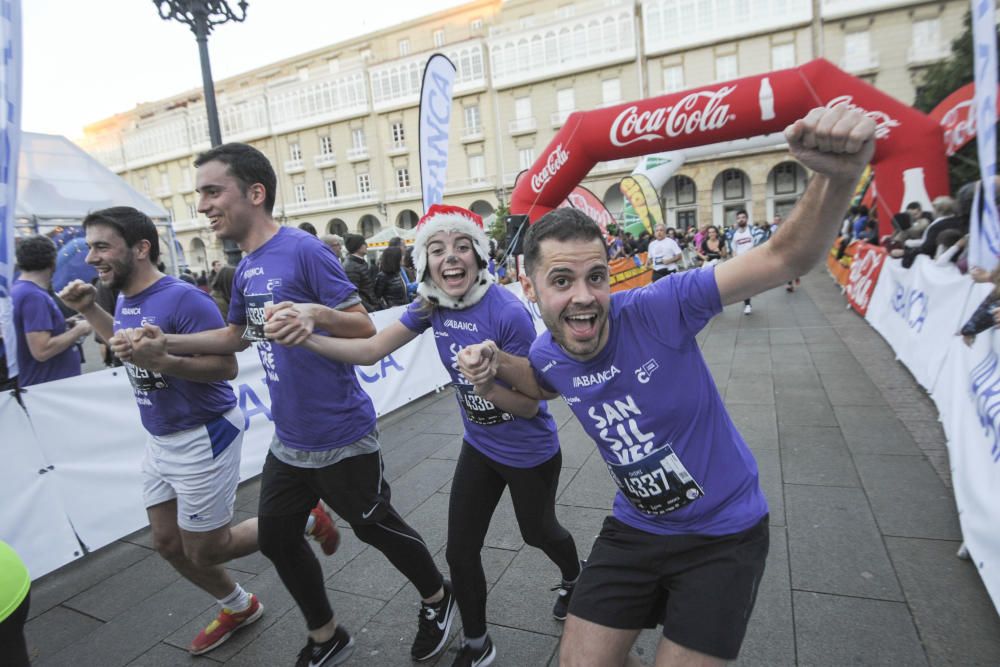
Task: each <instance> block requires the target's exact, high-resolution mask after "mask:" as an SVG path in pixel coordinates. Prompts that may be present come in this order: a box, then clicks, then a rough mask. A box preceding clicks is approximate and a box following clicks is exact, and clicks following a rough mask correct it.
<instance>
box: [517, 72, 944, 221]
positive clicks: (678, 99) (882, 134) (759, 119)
mask: <svg viewBox="0 0 1000 667" xmlns="http://www.w3.org/2000/svg"><path fill="white" fill-rule="evenodd" d="M841 104H846V105H849V106H851V107H856V108H858V109H859V110H862V111H864V112H865V113H866V114H867V115H868V116H870V117H871V118H872V119H873V120H875V122H876V123H877V125H878V129H877V130H876V144H875V156H874V157H873V158H872V168H873V169H874V171H875V177H876V184H877V203H878V210H879V225H880V228H879V230H880V232H881V233H883V234H887V233H891V232H892V226H891V222H890V221H891V219H892V215H893V214H894V213H897V212H899V211H901V210H903V208H904V207H905V206H906V203H907V201H909V200H917V201H921V203H923V204H924V205H925V206H927V207H928V208H929V204H930V201H929V200H932V199H933V198H934V197H937V196H940V195H945V194H948V164H947V158H946V157H945V149H944V142H943V138H942V130H941V126H940V125H939V124H938V123H937V122H935V121H934V120H933V119H931V118H930V117H928V116H926V115H924V114H922V113H921V112H919V111H917V110H916V109H913V108H912V107H909V106H907V105H905V104H903V103H902V102H899V101H898V100H896V99H894V98H892V97H890V96H889V95H886V94H885V93H883V92H881V91H880V90H878V89H877V88H875V87H874V86H871V85H869V84H867V83H865V82H864V81H861V80H860V79H858V78H856V77H853V76H851V75H849V74H847V73H846V72H844V71H843V70H841V69H839V68H837V67H835V66H834V65H832V64H831V63H830V62H828V61H826V60H823V59H818V60H813V61H811V62H809V63H806V64H805V65H802V66H801V67H795V68H792V69H786V70H780V71H777V72H770V73H768V74H763V75H758V76H748V77H745V78H742V79H736V80H734V81H728V82H725V83H715V84H712V85H709V86H703V87H701V88H695V89H692V90H686V91H682V92H679V93H671V94H669V95H662V96H660V97H654V98H650V99H647V100H641V101H638V102H629V103H626V104H619V105H617V106H613V107H606V108H604V109H596V110H594V111H585V112H576V113H573V114H571V115H570V116H569V118H568V119H567V120H566V123H565V124H564V125H563V127H562V129H560V131H559V132H558V133H556V136H555V137H553V139H552V141H551V142H550V143H549V145H548V146H547V147H546V149H545V150H544V151H543V152H542V153H541V157H539V159H538V160H537V161H536V162H535V164H533V165H532V166H531V168H530V169H529V170H528V171H527V173H525V174H522V175H521V177H520V178H518V180H517V184H516V185H515V186H514V192H513V194H512V195H511V203H510V210H511V213H516V214H527V215H528V217H529V219H530V220H531V221H532V222H533V221H535V220H537V219H538V218H539V217H541V216H542V215H544V214H545V213H547V212H548V211H550V210H552V209H553V208H556V207H557V206H559V204H560V203H561V202H562V201H563V199H565V198H566V196H567V195H568V194H569V193H570V192H571V191H572V190H573V188H574V187H575V186H576V185H577V184H578V183H579V182H580V181H582V180H583V178H584V177H585V176H586V175H587V173H588V172H590V170H591V169H592V168H593V167H594V165H595V164H597V163H598V162H603V161H605V160H616V159H619V158H626V157H634V156H638V155H645V154H647V153H658V152H661V151H669V150H679V149H684V148H691V147H694V146H700V145H705V144H715V143H719V142H724V141H733V140H736V139H747V138H750V137H755V136H759V135H765V134H771V133H774V132H781V131H782V130H784V128H785V127H786V126H787V125H789V124H790V123H792V122H794V121H795V120H796V119H798V118H802V117H803V116H805V115H806V114H807V113H808V112H809V110H810V109H812V108H814V107H817V106H828V107H833V106H837V105H841ZM921 177H922V178H921ZM904 180H905V181H906V183H905V185H904ZM904 195H905V197H906V199H907V201H904Z"/></svg>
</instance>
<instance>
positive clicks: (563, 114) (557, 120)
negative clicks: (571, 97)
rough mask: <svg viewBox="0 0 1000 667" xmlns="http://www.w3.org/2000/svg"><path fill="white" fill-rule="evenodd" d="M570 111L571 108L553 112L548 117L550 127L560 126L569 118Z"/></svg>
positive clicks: (571, 111)
mask: <svg viewBox="0 0 1000 667" xmlns="http://www.w3.org/2000/svg"><path fill="white" fill-rule="evenodd" d="M571 113H573V110H572V109H570V110H568V111H556V112H553V114H552V115H551V116H550V117H549V122H550V123H551V124H552V127H562V126H563V123H565V122H566V119H567V118H569V115H570V114H571Z"/></svg>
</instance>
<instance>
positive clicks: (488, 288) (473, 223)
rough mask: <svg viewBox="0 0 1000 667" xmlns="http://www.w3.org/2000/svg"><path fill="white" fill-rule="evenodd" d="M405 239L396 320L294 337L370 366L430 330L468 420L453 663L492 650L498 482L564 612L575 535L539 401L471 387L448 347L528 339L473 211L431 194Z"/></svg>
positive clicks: (452, 549)
mask: <svg viewBox="0 0 1000 667" xmlns="http://www.w3.org/2000/svg"><path fill="white" fill-rule="evenodd" d="M413 247H414V259H415V263H416V275H417V281H418V282H419V286H418V287H417V294H418V298H417V299H416V300H415V301H414V302H413V303H412V304H410V306H409V308H408V309H407V310H406V312H404V313H403V316H402V317H401V318H400V320H399V321H398V322H394V323H393V324H391V325H389V326H388V327H386V328H385V329H383V330H381V331H379V332H378V333H377V334H376V335H375V336H374V337H372V338H367V339H338V338H330V337H326V336H316V335H313V336H311V337H309V338H308V339H307V340H306V341H305V342H304V343H302V344H303V345H304V346H305V347H306V348H307V349H310V350H312V351H314V352H316V353H318V354H321V355H323V356H326V357H329V358H331V359H334V360H336V361H340V362H344V363H353V364H360V365H368V364H374V363H376V362H377V361H378V360H380V359H382V358H383V357H385V356H386V355H388V354H390V353H391V352H393V351H395V350H397V349H399V348H400V347H402V346H403V345H405V344H406V343H408V342H410V341H411V340H413V339H414V338H416V337H417V336H419V335H420V334H421V333H422V332H423V331H424V330H426V329H428V328H432V329H433V330H434V334H435V336H434V341H435V343H436V344H437V347H438V353H439V354H440V357H441V361H442V363H444V365H445V367H446V368H447V370H448V372H449V373H450V374H451V378H452V381H453V382H454V385H455V390H456V392H455V393H456V397H457V399H458V403H459V406H460V408H461V414H462V419H463V422H464V425H465V433H464V442H463V444H462V450H461V453H460V454H459V458H458V463H457V464H456V467H455V477H454V481H453V482H452V488H451V499H450V504H449V508H448V548H447V558H448V566H449V568H450V569H451V576H452V583H453V586H454V590H455V598H456V600H457V601H458V608H459V611H460V613H461V614H462V625H463V628H464V634H465V638H464V642H463V644H462V647H461V649H460V651H459V653H458V657H457V658H456V659H455V662H454V664H455V665H488V664H490V663H491V662H492V661H493V659H494V657H495V656H496V648H495V647H494V646H493V643H492V641H491V640H490V638H489V636H488V635H487V632H486V577H485V575H484V573H483V565H482V560H481V557H480V551H481V550H482V547H483V541H484V539H485V537H486V532H487V530H488V529H489V524H490V520H491V519H492V517H493V512H494V510H495V509H496V506H497V503H498V502H499V501H500V497H501V495H502V494H503V491H504V489H505V488H509V489H510V495H511V500H512V501H513V505H514V512H515V514H516V516H517V521H518V525H519V527H520V529H521V535H522V536H523V538H524V541H525V542H526V543H527V544H530V545H532V546H535V547H538V548H540V549H542V550H543V551H544V552H545V554H546V555H547V556H548V557H549V558H550V559H551V560H552V561H553V563H555V564H556V565H557V566H558V567H559V569H560V572H561V575H562V582H561V583H560V585H559V586H558V587H557V589H558V590H559V594H558V598H557V600H556V604H555V607H554V608H553V615H554V616H555V617H556V618H557V619H559V620H563V619H565V618H566V610H567V607H568V604H569V597H570V594H571V593H572V591H573V584H574V582H575V581H576V579H577V577H578V576H579V574H580V561H579V560H578V557H577V551H576V544H575V543H574V541H573V537H572V536H571V535H570V534H569V532H568V531H567V530H566V529H565V528H563V526H562V525H560V523H559V521H558V520H557V519H556V514H555V495H556V487H557V486H558V483H559V471H560V467H561V465H562V454H561V452H560V450H559V440H558V437H557V435H556V425H555V422H554V420H553V419H552V416H551V415H550V414H549V412H548V410H547V407H546V404H545V402H544V401H536V400H533V399H529V398H527V397H525V396H523V395H521V394H519V393H516V392H513V391H511V389H510V388H509V387H508V386H506V385H504V384H503V383H501V382H499V381H498V382H496V383H495V384H494V385H492V386H489V387H479V388H478V391H479V392H480V393H477V389H476V388H473V386H472V385H471V384H470V383H469V382H468V381H467V380H466V379H465V378H464V377H463V376H462V375H461V374H460V373H459V372H458V364H457V362H456V355H457V354H458V353H459V352H460V351H461V350H462V348H463V347H465V346H466V345H470V344H473V343H480V342H482V341H484V340H487V339H490V340H493V341H495V342H496V344H497V345H498V346H499V347H500V349H502V350H504V351H506V352H509V353H510V354H515V355H518V356H526V355H527V354H528V349H529V348H530V347H531V343H532V342H533V341H534V339H535V327H534V324H533V323H532V320H531V315H530V314H529V313H528V310H527V308H526V307H525V305H524V304H523V303H522V302H521V301H520V300H519V299H518V298H517V297H516V296H515V295H513V294H512V293H511V292H509V291H508V290H506V289H504V288H503V287H500V286H499V285H496V284H495V283H494V279H493V276H492V275H490V273H489V271H488V270H487V268H486V267H487V262H488V261H489V245H488V242H487V238H486V233H485V231H484V229H483V221H482V218H480V217H479V216H478V215H476V214H475V213H472V212H471V211H468V210H466V209H463V208H459V207H456V206H443V205H439V204H436V205H434V206H432V207H431V208H430V210H429V211H428V212H427V214H426V215H425V216H424V217H423V218H421V219H420V222H419V223H418V225H417V235H416V239H415V241H414V245H413ZM289 306H291V304H289ZM279 342H280V341H279ZM442 641H447V637H446V638H445V639H444V640H442Z"/></svg>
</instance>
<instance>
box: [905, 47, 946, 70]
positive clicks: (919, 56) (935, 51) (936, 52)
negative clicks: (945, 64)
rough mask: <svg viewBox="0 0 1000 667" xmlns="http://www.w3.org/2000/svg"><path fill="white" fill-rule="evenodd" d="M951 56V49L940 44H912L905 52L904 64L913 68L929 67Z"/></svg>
mask: <svg viewBox="0 0 1000 667" xmlns="http://www.w3.org/2000/svg"><path fill="white" fill-rule="evenodd" d="M950 55H951V49H949V48H948V47H946V46H942V45H940V44H920V45H919V46H918V45H916V44H914V45H913V46H911V47H910V48H908V49H907V50H906V64H907V65H909V66H911V67H913V66H919V65H929V64H931V63H936V62H937V61H939V60H944V59H945V58H947V57H948V56H950Z"/></svg>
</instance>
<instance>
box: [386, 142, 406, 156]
mask: <svg viewBox="0 0 1000 667" xmlns="http://www.w3.org/2000/svg"><path fill="white" fill-rule="evenodd" d="M406 151H407V148H406V142H405V141H393V142H392V143H391V144H389V145H388V146H386V147H385V153H386V155H402V154H404V153H406Z"/></svg>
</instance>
